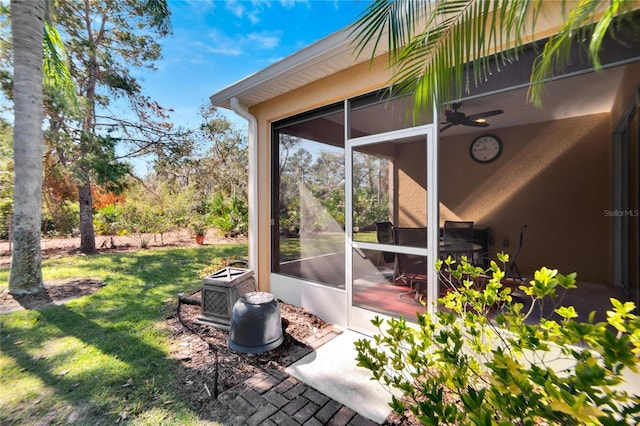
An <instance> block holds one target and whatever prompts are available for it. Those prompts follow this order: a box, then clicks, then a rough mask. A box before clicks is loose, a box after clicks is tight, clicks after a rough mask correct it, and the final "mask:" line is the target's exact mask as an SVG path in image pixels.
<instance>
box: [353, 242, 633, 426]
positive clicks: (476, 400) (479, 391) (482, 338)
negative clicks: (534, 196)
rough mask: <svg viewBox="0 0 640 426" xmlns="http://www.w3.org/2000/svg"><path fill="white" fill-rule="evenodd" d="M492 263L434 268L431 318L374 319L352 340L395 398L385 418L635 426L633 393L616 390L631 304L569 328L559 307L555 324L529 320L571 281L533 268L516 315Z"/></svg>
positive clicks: (627, 349) (625, 365) (628, 347)
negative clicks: (369, 333)
mask: <svg viewBox="0 0 640 426" xmlns="http://www.w3.org/2000/svg"><path fill="white" fill-rule="evenodd" d="M498 258H499V261H500V262H501V263H502V267H499V266H498V264H497V263H496V262H495V261H492V262H491V266H490V267H489V269H488V270H483V269H482V268H479V267H475V266H473V265H471V264H469V263H468V262H467V261H466V259H465V258H463V259H462V261H461V262H460V264H457V265H456V264H455V262H454V261H452V260H451V259H450V258H449V259H447V260H446V261H444V262H443V261H438V262H437V264H436V268H437V269H438V271H439V273H440V277H441V280H442V283H443V287H445V292H444V295H443V296H442V297H441V298H440V304H441V305H442V306H441V309H440V310H439V311H438V312H437V313H436V314H435V318H434V319H432V318H431V317H430V316H429V315H428V314H420V315H418V318H417V319H418V325H417V326H415V325H410V324H408V323H407V322H406V321H405V320H404V319H402V318H401V319H390V320H388V321H386V322H383V321H382V320H381V319H380V318H376V319H375V320H374V321H373V324H374V325H375V326H377V327H378V330H379V333H378V334H376V335H375V336H374V339H373V342H374V343H372V341H371V340H368V339H361V340H359V341H357V342H356V344H355V346H356V349H357V351H358V364H359V365H360V366H362V367H365V368H367V369H369V370H371V372H372V374H373V378H374V379H376V380H378V381H380V382H381V383H382V384H383V385H384V386H385V387H387V388H388V389H389V390H392V389H395V390H399V391H400V392H401V393H402V395H403V398H397V397H395V396H393V397H392V401H391V403H390V406H391V407H392V408H393V409H394V411H396V412H397V413H398V414H400V415H404V414H405V412H406V410H410V411H411V412H412V413H413V415H414V416H415V417H416V418H417V419H418V420H419V421H420V422H422V423H423V424H426V425H436V424H456V425H458V424H460V425H466V424H469V425H512V424H515V425H537V424H562V425H573V424H596V425H599V424H602V425H614V424H615V425H621V424H638V422H639V421H640V396H639V395H638V394H630V393H628V392H627V391H625V390H623V389H622V388H621V387H619V386H618V385H620V384H622V383H623V378H622V377H623V373H624V372H625V371H628V370H630V371H632V372H634V373H637V372H638V364H640V358H639V356H640V318H639V317H638V316H636V315H634V314H633V313H632V312H633V311H634V309H635V306H634V304H633V303H630V302H628V303H622V302H620V301H618V300H615V299H611V303H612V310H611V311H609V312H607V321H606V322H599V323H596V322H595V321H594V313H592V314H591V315H590V316H589V320H588V321H587V322H578V321H576V320H575V318H576V317H577V312H576V310H575V309H574V308H573V307H571V306H560V305H559V304H557V305H555V306H554V307H555V309H554V313H555V314H556V315H557V318H558V319H557V320H556V319H551V318H542V319H541V320H539V321H531V320H530V319H529V316H530V315H531V313H532V312H533V310H534V309H536V307H540V306H541V305H542V303H549V302H554V301H556V303H557V300H558V298H559V295H560V294H559V293H561V291H560V290H562V289H569V288H575V278H576V274H575V273H574V274H569V275H566V276H565V275H562V274H559V273H558V271H557V270H552V269H548V268H541V269H540V270H538V271H536V272H535V275H534V279H533V280H532V281H531V282H530V283H529V284H522V285H520V286H519V287H518V289H519V290H520V291H521V292H522V293H523V297H524V298H525V299H530V302H531V305H530V307H529V308H528V309H527V310H526V311H525V310H524V306H525V304H524V303H521V302H518V301H516V299H514V298H512V289H511V288H510V287H506V286H504V285H503V283H502V280H503V279H504V265H505V264H506V262H508V255H504V254H500V255H499V256H498Z"/></svg>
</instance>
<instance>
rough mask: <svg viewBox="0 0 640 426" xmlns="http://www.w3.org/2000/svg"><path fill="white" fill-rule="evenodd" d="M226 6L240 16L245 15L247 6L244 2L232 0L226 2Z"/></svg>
mask: <svg viewBox="0 0 640 426" xmlns="http://www.w3.org/2000/svg"><path fill="white" fill-rule="evenodd" d="M225 8H226V9H227V10H228V11H229V12H231V13H232V14H233V15H235V16H236V17H238V18H242V17H243V16H244V12H245V8H244V4H243V3H242V2H238V1H236V0H230V1H228V2H227V3H226V7H225Z"/></svg>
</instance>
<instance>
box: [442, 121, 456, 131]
mask: <svg viewBox="0 0 640 426" xmlns="http://www.w3.org/2000/svg"><path fill="white" fill-rule="evenodd" d="M451 126H453V124H451V123H449V124H447V125H446V126H444V127H443V128H441V129H440V131H441V132H444V131H445V130H447V129H448V128H449V127H451Z"/></svg>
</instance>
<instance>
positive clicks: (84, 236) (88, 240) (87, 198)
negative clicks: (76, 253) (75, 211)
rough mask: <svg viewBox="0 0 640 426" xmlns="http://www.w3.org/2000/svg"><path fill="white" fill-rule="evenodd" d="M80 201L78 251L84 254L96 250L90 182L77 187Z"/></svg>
mask: <svg viewBox="0 0 640 426" xmlns="http://www.w3.org/2000/svg"><path fill="white" fill-rule="evenodd" d="M78 200H79V201H80V251H81V252H82V253H84V254H93V253H95V252H96V236H95V233H94V230H93V207H92V205H93V195H92V194H91V183H90V182H87V183H85V184H84V185H82V186H80V187H78Z"/></svg>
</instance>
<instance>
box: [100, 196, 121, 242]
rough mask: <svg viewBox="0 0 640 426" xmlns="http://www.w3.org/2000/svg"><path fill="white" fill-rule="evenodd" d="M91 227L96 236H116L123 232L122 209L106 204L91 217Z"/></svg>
mask: <svg viewBox="0 0 640 426" xmlns="http://www.w3.org/2000/svg"><path fill="white" fill-rule="evenodd" d="M93 227H94V229H95V232H96V234H98V235H116V234H118V233H120V232H122V231H123V230H124V223H123V222H122V208H121V207H119V206H117V205H114V204H108V205H105V206H104V207H102V208H100V209H98V210H97V211H96V213H95V214H94V215H93Z"/></svg>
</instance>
